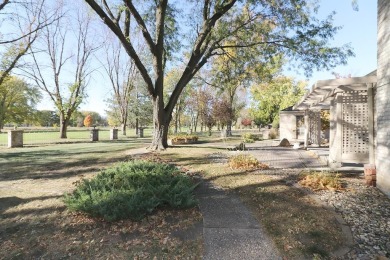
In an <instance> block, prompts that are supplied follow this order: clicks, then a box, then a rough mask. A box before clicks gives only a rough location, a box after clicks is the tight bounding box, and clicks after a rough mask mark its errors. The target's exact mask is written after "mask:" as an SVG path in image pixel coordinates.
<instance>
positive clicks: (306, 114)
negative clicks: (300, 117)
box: [303, 110, 310, 149]
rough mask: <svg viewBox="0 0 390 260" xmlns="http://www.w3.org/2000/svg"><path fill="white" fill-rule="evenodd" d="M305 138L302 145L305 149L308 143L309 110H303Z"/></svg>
mask: <svg viewBox="0 0 390 260" xmlns="http://www.w3.org/2000/svg"><path fill="white" fill-rule="evenodd" d="M304 121H305V139H304V144H303V147H304V148H305V149H307V146H308V145H309V131H310V122H309V110H305V117H304Z"/></svg>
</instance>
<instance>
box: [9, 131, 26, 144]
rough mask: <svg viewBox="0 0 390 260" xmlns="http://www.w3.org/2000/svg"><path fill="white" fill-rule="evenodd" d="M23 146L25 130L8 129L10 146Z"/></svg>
mask: <svg viewBox="0 0 390 260" xmlns="http://www.w3.org/2000/svg"><path fill="white" fill-rule="evenodd" d="M14 147H23V130H8V148H14Z"/></svg>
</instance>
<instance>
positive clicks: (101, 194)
mask: <svg viewBox="0 0 390 260" xmlns="http://www.w3.org/2000/svg"><path fill="white" fill-rule="evenodd" d="M195 187H196V184H194V183H193V182H192V180H191V179H190V177H188V176H186V175H184V174H182V173H181V172H180V171H179V169H178V168H176V167H175V166H173V165H170V164H164V163H156V162H149V161H143V160H135V161H129V162H124V163H119V164H118V165H116V166H114V167H111V168H108V169H106V170H104V171H102V172H101V173H100V174H98V175H97V176H96V177H95V178H93V179H91V180H88V179H83V180H82V181H80V182H79V183H78V184H77V188H76V190H75V191H73V193H71V194H69V195H67V196H66V197H65V203H66V205H67V206H68V208H69V209H71V210H75V211H82V212H85V213H87V214H89V215H91V216H94V217H102V218H104V219H105V220H108V221H115V220H120V219H126V218H129V219H133V220H140V219H142V218H143V217H145V216H146V215H148V214H150V213H152V212H153V211H155V210H156V209H157V208H161V207H169V208H176V209H180V208H190V207H194V206H195V205H196V201H195V199H194V196H193V193H192V192H193V190H194V188H195Z"/></svg>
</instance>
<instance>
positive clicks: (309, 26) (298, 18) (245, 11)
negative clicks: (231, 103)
mask: <svg viewBox="0 0 390 260" xmlns="http://www.w3.org/2000/svg"><path fill="white" fill-rule="evenodd" d="M85 1H86V2H87V3H88V4H89V5H90V7H91V8H92V9H93V10H94V11H95V13H96V14H97V15H98V16H99V17H100V18H101V19H102V21H103V22H104V23H105V24H106V26H107V27H108V28H109V29H110V30H111V31H112V33H113V34H114V35H115V36H116V37H117V39H118V40H119V41H120V42H121V44H122V45H123V47H124V49H125V50H126V52H127V54H128V55H129V57H131V59H132V60H133V62H134V64H135V65H136V67H137V68H138V70H139V72H140V74H141V76H142V78H143V80H144V82H145V86H146V88H147V90H148V93H149V95H150V96H151V98H152V101H153V108H154V130H155V131H154V136H153V141H152V145H151V148H153V149H164V148H166V147H167V133H168V126H169V123H170V121H171V119H172V112H173V109H174V107H175V105H176V103H177V102H178V100H179V97H180V95H181V93H182V91H183V89H184V88H185V87H186V85H187V84H188V83H189V82H190V80H191V79H192V78H193V77H194V76H195V74H196V73H197V72H198V71H199V70H200V69H201V68H202V67H203V66H204V65H205V64H206V63H207V62H208V60H209V59H210V58H211V57H212V56H215V55H221V54H223V53H225V52H226V51H227V50H229V49H232V48H239V49H241V48H253V49H256V48H257V49H261V50H263V52H264V53H266V54H267V55H268V57H269V58H272V57H274V56H275V55H277V54H279V53H282V54H283V56H284V57H285V58H286V59H288V60H289V61H291V62H293V63H294V64H295V65H296V66H298V67H299V68H302V69H303V70H304V71H305V72H306V73H307V74H310V73H311V72H312V71H313V69H330V68H332V67H334V66H335V65H338V64H340V63H341V64H344V63H346V59H347V57H348V56H351V55H353V53H352V51H351V50H350V47H349V46H347V45H345V46H336V47H333V46H331V45H330V42H329V40H330V39H332V37H333V36H334V35H335V34H336V33H337V31H338V30H339V29H340V28H339V27H335V26H333V24H332V22H333V14H330V15H329V16H328V17H327V18H325V19H324V20H320V19H318V18H316V17H315V16H314V14H315V12H316V11H317V8H318V1H314V0H313V1H311V0H285V1H273V0H247V1H236V0H222V1H220V0H215V1H213V0H204V1H168V0H158V1H131V0H123V1H102V2H100V1H96V0H85ZM137 34H138V35H141V39H142V41H143V43H144V45H145V46H147V49H148V52H149V54H148V55H147V57H151V59H152V68H151V69H149V68H148V65H147V63H146V61H145V60H144V59H143V58H142V57H141V55H140V53H139V50H137V49H136V45H135V44H134V38H135V37H134V35H137ZM252 35H256V37H251V36H252ZM258 36H260V37H258ZM137 38H138V37H137ZM178 41H179V42H180V44H178ZM178 62H181V63H183V64H185V66H183V68H184V69H183V70H182V72H181V76H180V77H179V79H178V81H177V82H176V84H175V88H174V89H173V91H172V93H171V95H170V97H169V99H168V101H166V102H164V98H163V95H164V76H165V68H166V67H167V66H175V64H177V63H178Z"/></svg>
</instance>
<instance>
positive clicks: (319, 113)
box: [316, 110, 321, 146]
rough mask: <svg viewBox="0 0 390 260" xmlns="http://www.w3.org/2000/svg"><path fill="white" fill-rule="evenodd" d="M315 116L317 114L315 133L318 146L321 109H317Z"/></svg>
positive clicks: (319, 142) (319, 144) (319, 143)
mask: <svg viewBox="0 0 390 260" xmlns="http://www.w3.org/2000/svg"><path fill="white" fill-rule="evenodd" d="M316 116H317V119H316V120H317V122H316V123H317V127H316V128H317V129H316V131H317V133H316V135H317V138H316V139H317V144H318V146H321V110H319V111H317V112H316Z"/></svg>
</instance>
